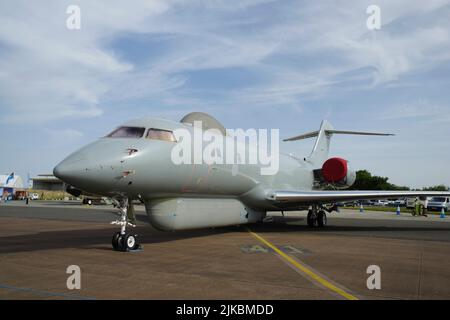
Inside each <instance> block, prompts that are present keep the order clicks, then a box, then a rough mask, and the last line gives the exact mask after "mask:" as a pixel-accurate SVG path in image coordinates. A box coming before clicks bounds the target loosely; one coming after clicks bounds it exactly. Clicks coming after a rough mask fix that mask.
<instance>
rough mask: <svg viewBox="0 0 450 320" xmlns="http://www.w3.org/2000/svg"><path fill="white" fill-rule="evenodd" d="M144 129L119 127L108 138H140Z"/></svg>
mask: <svg viewBox="0 0 450 320" xmlns="http://www.w3.org/2000/svg"><path fill="white" fill-rule="evenodd" d="M144 132H145V128H140V127H119V128H117V129H116V130H114V131H113V132H111V133H110V134H108V135H107V137H108V138H142V136H143V135H144Z"/></svg>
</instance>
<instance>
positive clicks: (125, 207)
mask: <svg viewBox="0 0 450 320" xmlns="http://www.w3.org/2000/svg"><path fill="white" fill-rule="evenodd" d="M118 207H119V210H120V219H118V220H116V221H113V222H111V224H116V225H119V226H120V231H119V232H116V233H115V234H114V235H113V237H112V241H111V243H112V247H113V249H114V250H116V251H136V250H140V249H141V248H142V247H141V245H140V244H139V242H138V240H137V235H136V234H131V233H127V232H126V227H127V226H132V227H136V225H135V224H133V223H131V222H130V220H131V221H135V217H134V210H133V204H132V203H131V199H128V198H125V199H124V200H122V201H119V205H118Z"/></svg>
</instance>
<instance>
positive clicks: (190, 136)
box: [171, 121, 280, 175]
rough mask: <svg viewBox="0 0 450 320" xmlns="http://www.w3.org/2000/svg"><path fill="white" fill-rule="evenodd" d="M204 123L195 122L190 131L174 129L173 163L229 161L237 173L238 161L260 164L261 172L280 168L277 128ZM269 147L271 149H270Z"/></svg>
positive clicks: (274, 170) (270, 173) (227, 162)
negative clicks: (205, 126)
mask: <svg viewBox="0 0 450 320" xmlns="http://www.w3.org/2000/svg"><path fill="white" fill-rule="evenodd" d="M201 128H202V122H201V121H194V126H193V127H192V129H191V130H189V129H185V128H179V129H176V130H174V132H173V133H174V135H175V138H176V140H177V141H178V142H177V144H176V145H175V146H174V147H173V149H172V153H171V159H172V162H173V163H174V164H176V165H180V164H207V165H213V164H228V165H233V168H232V170H233V174H236V171H237V168H238V167H237V166H238V165H239V164H250V165H259V167H260V174H261V175H274V174H276V173H277V172H278V169H279V162H280V161H279V153H280V151H279V150H280V149H279V137H280V133H279V130H278V129H271V130H270V141H269V131H268V130H267V129H258V130H256V129H248V130H243V129H235V130H234V129H227V130H226V135H223V134H222V133H221V132H220V131H219V130H218V129H208V130H202V129H201ZM269 147H270V152H269Z"/></svg>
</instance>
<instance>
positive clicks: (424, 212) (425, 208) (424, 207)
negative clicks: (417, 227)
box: [422, 197, 428, 217]
mask: <svg viewBox="0 0 450 320" xmlns="http://www.w3.org/2000/svg"><path fill="white" fill-rule="evenodd" d="M422 215H423V216H424V217H428V197H426V198H425V200H423V205H422Z"/></svg>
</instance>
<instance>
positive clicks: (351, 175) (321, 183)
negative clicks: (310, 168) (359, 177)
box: [314, 157, 356, 188]
mask: <svg viewBox="0 0 450 320" xmlns="http://www.w3.org/2000/svg"><path fill="white" fill-rule="evenodd" d="M355 180H356V173H355V171H353V170H352V169H351V168H350V167H349V165H348V161H347V160H345V159H342V158H338V157H334V158H330V159H328V160H327V161H325V162H324V164H323V165H322V168H321V169H317V170H314V182H315V187H316V188H323V187H325V186H329V185H331V186H333V187H334V188H348V187H350V186H352V185H353V184H354V183H355Z"/></svg>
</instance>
